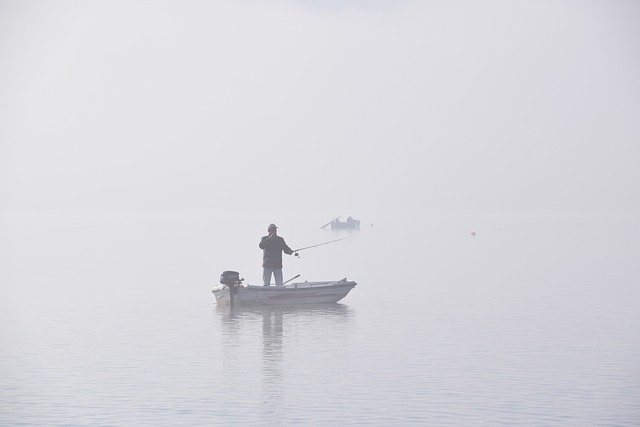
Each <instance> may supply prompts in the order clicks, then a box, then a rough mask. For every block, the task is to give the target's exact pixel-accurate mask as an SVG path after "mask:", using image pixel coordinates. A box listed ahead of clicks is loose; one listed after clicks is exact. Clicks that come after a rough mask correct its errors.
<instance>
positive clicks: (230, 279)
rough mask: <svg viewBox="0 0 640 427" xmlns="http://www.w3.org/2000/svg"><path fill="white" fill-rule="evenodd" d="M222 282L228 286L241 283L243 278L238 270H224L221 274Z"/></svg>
mask: <svg viewBox="0 0 640 427" xmlns="http://www.w3.org/2000/svg"><path fill="white" fill-rule="evenodd" d="M220 283H222V284H223V285H227V286H232V285H239V284H240V283H242V279H241V278H240V273H238V272H237V271H223V272H222V274H221V275H220Z"/></svg>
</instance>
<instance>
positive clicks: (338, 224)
mask: <svg viewBox="0 0 640 427" xmlns="http://www.w3.org/2000/svg"><path fill="white" fill-rule="evenodd" d="M328 225H331V229H332V230H345V229H346V230H355V229H359V228H360V220H359V219H353V218H352V217H349V218H347V220H346V221H340V217H337V218H335V219H332V220H331V221H330V222H328V223H326V224H325V225H323V226H322V227H320V228H325V227H326V226H328Z"/></svg>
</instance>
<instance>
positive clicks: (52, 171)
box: [0, 0, 640, 224]
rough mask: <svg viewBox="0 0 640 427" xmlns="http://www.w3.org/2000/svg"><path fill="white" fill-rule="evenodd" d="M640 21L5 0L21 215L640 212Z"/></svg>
mask: <svg viewBox="0 0 640 427" xmlns="http://www.w3.org/2000/svg"><path fill="white" fill-rule="evenodd" d="M639 18H640V4H638V3H637V2H635V1H616V2H611V1H541V2H540V1H522V2H509V1H488V2H468V1H453V2H442V1H393V2H392V1H389V2H387V1H382V0H379V1H375V2H366V1H345V2H338V1H331V2H326V1H315V0H305V1H293V0H292V1H271V2H258V1H218V2H207V1H180V2H177V1H137V2H131V1H92V2H80V1H57V2H46V1H8V0H5V1H2V2H0V63H1V64H2V66H0V93H1V94H2V95H1V96H0V213H2V214H4V215H51V214H68V213H74V214H96V213H100V214H105V213H106V214H198V215H199V214H202V215H207V214H208V213H211V212H218V213H220V212H228V213H234V212H240V211H255V212H264V213H265V214H267V215H271V216H269V218H268V219H265V221H266V222H265V224H266V223H267V222H270V221H272V220H276V219H277V215H278V214H279V213H282V212H299V213H302V214H304V213H308V212H316V213H317V212H323V213H324V212H326V213H331V215H329V216H328V217H327V218H326V219H327V220H329V219H330V218H332V217H333V216H335V215H333V214H344V215H348V214H352V215H356V216H367V215H368V216H369V217H371V216H374V215H375V214H376V213H382V212H392V213H399V214H407V215H409V214H412V215H413V214H416V215H428V214H507V215H509V214H535V215H539V214H545V215H546V214H559V215H564V214H576V213H580V214H603V213H604V214H624V215H637V214H638V213H640V179H639V178H640V172H639V169H638V160H639V155H640V144H639V141H640V120H638V119H639V118H640V79H639V78H638V76H640V26H638V22H640V21H639ZM274 217H275V218H274ZM323 218H324V217H323Z"/></svg>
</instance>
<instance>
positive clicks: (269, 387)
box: [216, 304, 355, 420]
mask: <svg viewBox="0 0 640 427" xmlns="http://www.w3.org/2000/svg"><path fill="white" fill-rule="evenodd" d="M216 309H217V312H218V316H219V319H220V320H221V325H220V326H221V332H222V336H223V339H222V345H223V349H222V350H223V353H224V354H225V356H224V357H223V363H224V371H225V373H224V376H226V377H227V379H226V380H225V383H226V386H227V387H230V388H231V390H232V391H233V390H235V389H237V387H238V382H239V380H238V378H244V379H245V381H248V382H253V389H252V390H251V392H252V393H254V394H255V393H256V392H257V391H258V390H259V391H260V393H261V398H260V405H261V407H260V409H259V410H260V412H261V414H262V416H263V419H269V420H278V419H280V418H281V416H284V414H285V413H286V411H285V409H286V408H285V407H284V400H285V399H286V396H285V390H286V389H287V386H286V384H287V382H288V381H295V378H294V376H295V373H296V372H297V370H298V369H305V360H307V359H308V357H309V355H310V352H314V351H317V349H315V350H314V348H315V346H317V345H318V343H324V342H326V341H327V340H333V341H334V342H335V341H336V340H345V341H346V340H349V336H350V325H351V323H352V321H353V319H354V317H355V309H353V308H351V307H349V306H347V305H344V304H318V305H301V306H287V307H251V308H249V307H247V308H242V307H241V308H239V307H234V309H233V310H232V309H230V308H229V307H228V306H219V305H216ZM336 331H340V333H339V334H337V333H336ZM256 359H260V360H256ZM252 369H253V370H254V371H251V370H252ZM251 376H253V378H249V377H251ZM232 377H233V378H232ZM256 377H259V384H256V383H255V381H256Z"/></svg>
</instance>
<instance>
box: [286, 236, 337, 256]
mask: <svg viewBox="0 0 640 427" xmlns="http://www.w3.org/2000/svg"><path fill="white" fill-rule="evenodd" d="M345 239H346V237H343V238H342V239H336V240H331V241H329V242H324V243H318V244H317V245H311V246H305V247H304V248H300V249H294V251H293V253H294V255H295V256H298V252H299V251H304V250H305V249H311V248H316V247H318V246H322V245H328V244H329V243H333V242H339V241H340V240H345Z"/></svg>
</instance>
